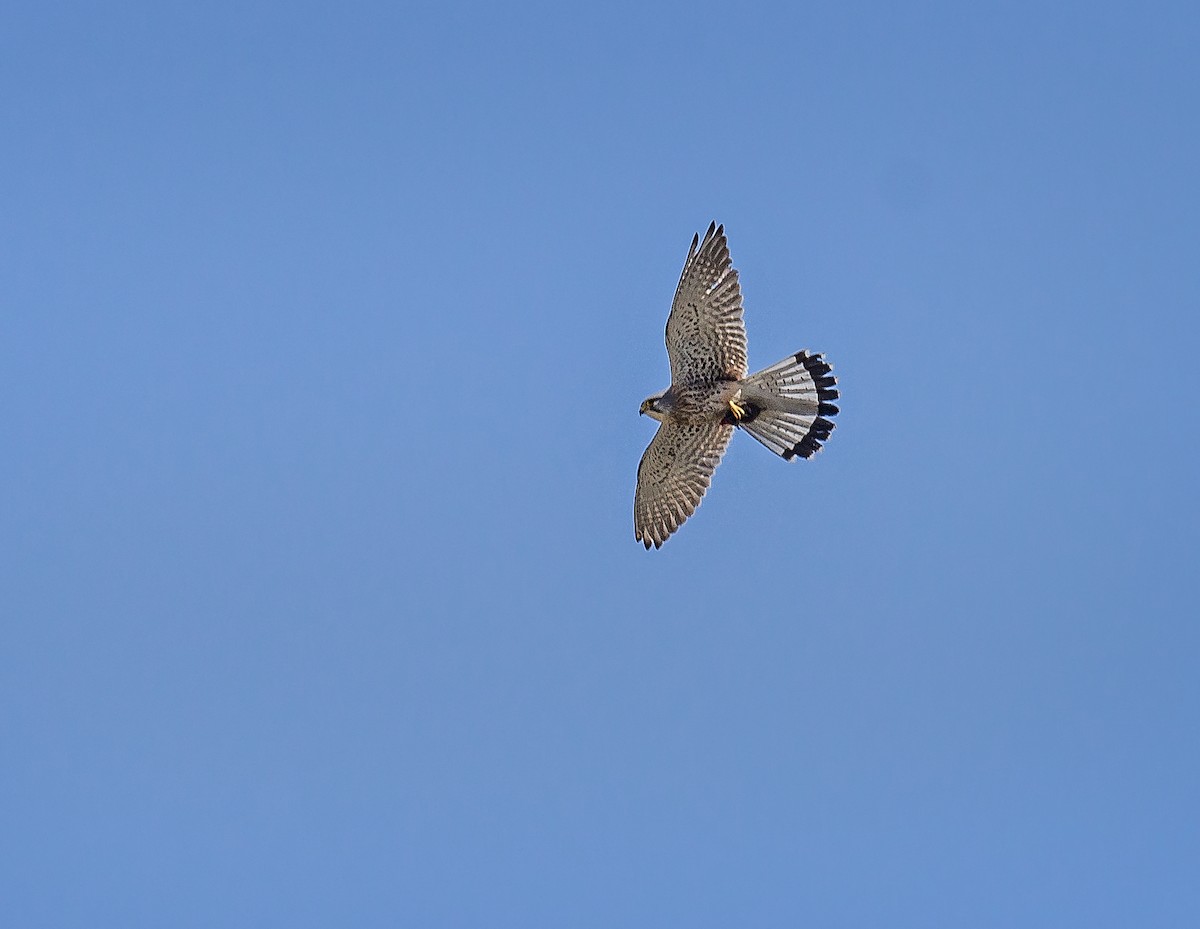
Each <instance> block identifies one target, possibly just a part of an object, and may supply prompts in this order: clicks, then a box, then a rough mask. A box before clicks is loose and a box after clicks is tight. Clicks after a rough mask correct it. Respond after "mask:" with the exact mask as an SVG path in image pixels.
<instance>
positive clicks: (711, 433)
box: [634, 223, 838, 548]
mask: <svg viewBox="0 0 1200 929" xmlns="http://www.w3.org/2000/svg"><path fill="white" fill-rule="evenodd" d="M667 355H668V357H669V358H670V361H671V386H670V387H669V388H668V389H667V390H665V391H664V392H663V393H661V394H658V395H656V396H653V397H648V398H647V399H646V400H645V401H643V402H642V408H641V412H643V413H645V414H647V415H648V416H651V417H653V418H654V419H656V420H658V421H659V422H660V423H661V425H660V426H659V428H658V432H656V433H655V435H654V439H653V440H652V441H651V442H650V445H649V447H648V448H647V449H646V452H645V454H644V455H643V456H642V461H641V463H640V464H639V465H638V484H637V491H636V494H635V496H634V529H635V533H636V536H637V538H638V540H639V541H640V542H642V543H643V544H644V545H645V546H646V548H650V547H651V546H653V547H655V548H658V547H659V546H661V545H662V543H663V542H664V541H666V539H667V537H668V536H670V535H671V533H673V532H674V531H675V530H676V529H678V528H679V526H680V525H682V523H683V522H684V520H686V519H687V518H688V517H689V516H691V515H692V513H693V512H695V510H696V507H697V506H699V505H700V500H701V498H702V497H703V496H704V492H705V491H706V490H707V489H708V485H709V482H710V481H711V480H712V474H713V471H715V470H716V467H717V464H718V463H719V462H720V460H721V455H722V454H723V453H724V451H725V447H726V445H728V444H729V439H730V437H731V436H732V434H733V431H734V429H735V428H739V427H740V428H742V429H745V430H746V431H747V432H749V433H750V434H751V435H752V436H754V438H756V439H757V440H758V441H759V442H761V443H762V444H763V445H765V446H767V448H769V449H771V451H773V452H775V453H776V454H777V455H780V456H782V457H783V458H785V459H788V460H790V459H792V458H794V457H797V456H798V457H801V458H809V457H811V456H812V455H813V454H815V453H816V452H817V451H818V450H819V449H820V448H821V443H822V442H823V441H825V440H826V439H828V438H829V435H830V433H831V432H832V431H833V423H832V422H831V421H830V420H829V419H828V418H827V417H831V416H835V415H837V412H838V408H837V407H836V406H835V405H834V404H833V403H832V401H833V400H836V399H837V396H838V392H837V390H836V388H835V386H834V385H835V384H836V383H837V381H836V379H835V378H834V377H833V376H832V374H830V371H831V368H830V365H828V364H827V363H826V362H825V360H824V358H823V357H822V356H821V355H819V354H815V355H810V354H809V353H808V352H803V351H802V352H797V353H796V354H794V355H789V356H788V357H787V358H785V359H784V360H783V361H780V362H778V363H777V364H773V365H771V366H770V367H769V368H765V369H763V370H762V371H759V372H758V373H756V374H752V375H749V376H747V373H746V372H747V367H746V329H745V325H744V323H743V322H742V293H741V287H740V285H739V283H738V275H737V271H736V270H735V269H734V267H733V263H732V260H731V259H730V257H729V246H728V243H727V242H726V239H725V229H724V227H723V226H717V225H716V223H713V224H712V225H710V226H709V227H708V232H707V233H706V234H705V236H704V240H703V242H701V241H700V237H699V236H695V237H694V238H693V239H692V247H691V248H690V249H689V250H688V257H687V260H686V261H685V262H684V266H683V274H682V275H681V276H680V279H679V286H678V288H677V289H676V292H675V300H674V302H673V303H672V305H671V314H670V316H669V317H668V318H667Z"/></svg>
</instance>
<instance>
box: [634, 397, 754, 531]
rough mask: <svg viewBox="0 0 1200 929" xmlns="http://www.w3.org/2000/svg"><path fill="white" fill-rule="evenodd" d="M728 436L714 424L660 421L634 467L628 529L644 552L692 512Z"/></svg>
mask: <svg viewBox="0 0 1200 929" xmlns="http://www.w3.org/2000/svg"><path fill="white" fill-rule="evenodd" d="M732 434H733V427H732V426H723V425H721V424H719V423H679V422H675V421H673V420H666V421H665V422H663V424H662V425H661V426H659V427H658V432H656V433H654V438H653V439H651V440H650V445H649V446H648V447H647V448H646V453H645V454H644V455H642V462H641V464H639V465H638V479H637V493H635V494H634V498H633V526H634V531H635V534H636V535H637V539H638V541H639V542H641V543H642V544H643V545H645V546H646V548H649V547H650V546H651V545H653V546H654V547H655V548H658V547H659V546H660V545H662V544H663V542H665V541H666V540H667V536H669V535H670V534H671V533H672V532H674V531H675V530H676V529H678V528H679V527H680V526H681V525H683V521H684V520H685V519H687V518H688V517H689V516H691V515H692V514H693V513H694V512H696V507H698V506H699V505H700V498H701V497H703V496H704V492H705V491H706V490H708V484H709V482H710V481H711V480H712V474H713V471H715V470H716V469H717V465H718V464H720V463H721V455H722V454H724V452H725V446H726V445H728V444H729V437H730V436H731V435H732Z"/></svg>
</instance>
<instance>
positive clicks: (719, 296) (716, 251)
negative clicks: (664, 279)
mask: <svg viewBox="0 0 1200 929" xmlns="http://www.w3.org/2000/svg"><path fill="white" fill-rule="evenodd" d="M667 356H668V357H669V358H670V359H671V383H673V384H682V383H686V382H688V381H694V380H702V381H715V380H720V379H722V378H734V379H736V380H741V379H742V378H743V377H745V376H746V326H745V324H744V323H743V322H742V288H741V286H740V285H739V284H738V273H737V271H736V270H734V267H733V261H732V260H731V259H730V257H729V243H728V242H726V240H725V227H724V226H718V225H717V224H716V223H713V224H712V225H710V226H709V227H708V232H706V233H705V234H704V241H700V237H699V236H693V238H692V247H691V248H690V249H688V256H687V261H685V262H684V264H683V274H682V275H681V276H680V278H679V286H678V287H677V288H676V289H675V300H674V302H673V303H672V304H671V315H670V316H668V317H667Z"/></svg>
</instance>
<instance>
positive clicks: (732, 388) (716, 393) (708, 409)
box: [674, 381, 741, 422]
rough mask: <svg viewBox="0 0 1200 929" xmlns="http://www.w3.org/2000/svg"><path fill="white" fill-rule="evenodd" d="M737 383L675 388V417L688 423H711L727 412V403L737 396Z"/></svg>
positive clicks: (728, 382) (720, 382)
mask: <svg viewBox="0 0 1200 929" xmlns="http://www.w3.org/2000/svg"><path fill="white" fill-rule="evenodd" d="M740 390H741V385H740V384H739V383H738V382H737V381H717V382H716V383H711V384H689V385H687V386H686V387H684V388H682V389H679V388H675V390H674V392H675V415H676V417H677V418H679V419H681V420H685V421H689V422H696V421H702V422H711V421H712V420H714V419H722V418H724V416H725V414H726V413H728V412H729V401H730V400H732V399H734V398H735V397H736V396H737V395H738V391H740Z"/></svg>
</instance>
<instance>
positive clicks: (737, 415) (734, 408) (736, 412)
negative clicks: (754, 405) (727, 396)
mask: <svg viewBox="0 0 1200 929" xmlns="http://www.w3.org/2000/svg"><path fill="white" fill-rule="evenodd" d="M729 412H730V413H732V414H733V421H734V422H735V423H740V422H741V421H742V420H743V419H745V418H746V408H745V407H744V406H742V405H741V404H740V403H738V402H737V401H736V400H730V401H729Z"/></svg>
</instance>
